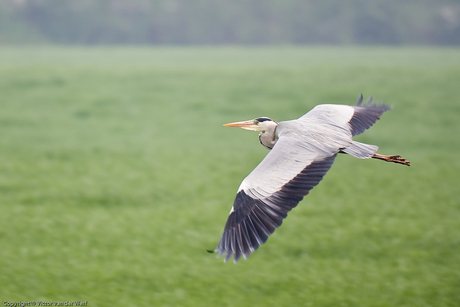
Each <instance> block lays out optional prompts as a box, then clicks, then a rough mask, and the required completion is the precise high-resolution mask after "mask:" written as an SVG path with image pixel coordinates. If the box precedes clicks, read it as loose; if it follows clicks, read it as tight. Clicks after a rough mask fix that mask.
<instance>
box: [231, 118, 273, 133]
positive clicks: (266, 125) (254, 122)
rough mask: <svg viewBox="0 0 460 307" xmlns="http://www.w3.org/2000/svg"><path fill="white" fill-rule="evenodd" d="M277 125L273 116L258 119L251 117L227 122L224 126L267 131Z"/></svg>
mask: <svg viewBox="0 0 460 307" xmlns="http://www.w3.org/2000/svg"><path fill="white" fill-rule="evenodd" d="M276 125H278V123H277V122H275V121H274V120H273V119H271V118H268V117H259V118H256V119H251V120H247V121H243V122H235V123H229V124H225V125H224V126H225V127H239V128H243V129H246V130H252V131H261V132H265V131H269V130H274V128H275V127H276Z"/></svg>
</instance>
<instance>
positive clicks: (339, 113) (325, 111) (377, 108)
mask: <svg viewBox="0 0 460 307" xmlns="http://www.w3.org/2000/svg"><path fill="white" fill-rule="evenodd" d="M388 110H391V107H390V106H388V105H384V104H381V102H380V101H377V102H376V103H374V104H372V96H371V97H369V99H368V100H367V101H366V102H364V103H363V95H362V94H361V95H360V97H359V99H358V102H357V103H356V105H355V106H349V105H336V104H321V105H318V106H316V107H314V108H313V109H312V110H311V111H310V112H308V113H307V114H305V115H303V116H302V117H300V118H299V120H301V121H317V122H320V123H323V124H327V125H331V126H335V127H337V128H339V127H340V128H342V129H345V130H347V131H349V132H350V133H351V135H352V136H355V135H358V134H361V133H363V132H364V131H365V130H366V129H369V128H370V127H371V126H372V125H373V124H374V123H375V122H376V121H377V120H378V119H380V116H382V114H383V113H384V112H386V111H388Z"/></svg>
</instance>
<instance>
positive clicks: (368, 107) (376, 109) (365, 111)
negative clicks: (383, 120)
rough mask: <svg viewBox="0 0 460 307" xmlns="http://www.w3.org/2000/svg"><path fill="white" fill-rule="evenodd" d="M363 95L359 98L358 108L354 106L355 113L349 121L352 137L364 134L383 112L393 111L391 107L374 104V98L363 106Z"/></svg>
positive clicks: (370, 98)
mask: <svg viewBox="0 0 460 307" xmlns="http://www.w3.org/2000/svg"><path fill="white" fill-rule="evenodd" d="M362 102H363V95H362V94H361V96H360V97H359V100H358V103H357V104H356V106H353V107H352V108H353V109H354V113H353V116H352V118H351V119H350V121H349V124H350V128H351V132H352V135H353V136H355V135H358V134H361V133H363V132H364V131H365V130H366V129H369V128H370V127H371V126H372V125H373V124H374V123H375V122H376V121H377V120H378V119H380V116H382V114H383V112H386V111H388V110H391V107H390V106H387V105H384V104H381V103H379V102H377V103H375V104H371V103H372V96H371V97H369V99H368V100H367V101H366V102H365V103H364V104H363V103H362Z"/></svg>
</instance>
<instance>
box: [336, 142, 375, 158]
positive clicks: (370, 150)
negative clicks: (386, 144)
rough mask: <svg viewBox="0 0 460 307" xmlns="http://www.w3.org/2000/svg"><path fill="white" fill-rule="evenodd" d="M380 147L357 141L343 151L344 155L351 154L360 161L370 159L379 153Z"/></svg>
mask: <svg viewBox="0 0 460 307" xmlns="http://www.w3.org/2000/svg"><path fill="white" fill-rule="evenodd" d="M378 149H379V147H378V146H375V145H369V144H364V143H360V142H356V141H352V142H351V144H350V145H348V146H347V147H345V148H342V149H341V150H342V151H343V152H344V153H347V154H349V155H350V156H353V157H355V158H358V159H369V158H372V156H373V155H374V154H375V153H376V152H377V150H378Z"/></svg>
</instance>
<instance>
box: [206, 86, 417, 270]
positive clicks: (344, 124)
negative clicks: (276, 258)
mask: <svg viewBox="0 0 460 307" xmlns="http://www.w3.org/2000/svg"><path fill="white" fill-rule="evenodd" d="M390 109H391V108H390V107H389V106H387V105H383V104H381V103H377V104H372V97H370V98H369V99H368V100H367V101H366V102H365V103H363V96H362V94H361V96H360V97H359V100H358V103H357V104H356V105H355V106H349V105H333V104H322V105H318V106H316V107H314V108H313V109H312V110H311V111H309V112H308V113H307V114H305V115H303V116H302V117H300V118H299V119H295V120H290V121H283V122H280V123H277V122H275V121H274V120H272V119H270V118H268V117H259V118H256V119H253V120H248V121H242V122H235V123H229V124H225V125H224V126H226V127H240V128H243V129H246V130H253V131H260V133H259V140H260V143H261V144H262V145H263V146H265V147H266V148H268V149H270V152H269V153H268V154H267V155H266V157H265V158H264V159H263V160H262V162H261V163H260V164H259V165H258V166H257V167H256V168H255V169H254V170H253V171H252V172H251V173H250V174H249V175H248V176H247V177H246V178H245V179H244V180H243V182H242V183H241V185H240V187H239V189H238V192H237V195H236V198H235V201H234V204H233V207H232V209H231V211H230V214H229V217H228V220H227V223H226V225H225V228H224V232H223V235H222V238H221V239H220V241H219V244H218V245H217V247H216V249H215V250H214V251H210V252H218V253H219V255H218V256H222V255H225V254H226V256H225V259H224V261H227V260H229V259H230V258H231V257H232V256H233V260H234V262H237V261H238V260H239V259H240V258H241V256H243V258H244V259H247V258H248V257H249V255H250V254H251V253H252V252H254V251H255V250H256V249H257V248H258V247H259V246H260V245H262V244H264V243H265V242H266V241H267V239H268V236H269V235H271V234H272V233H273V232H274V231H275V229H276V228H278V227H279V226H280V225H281V223H282V222H283V219H285V218H286V217H287V214H288V212H289V211H290V210H291V209H292V208H294V207H295V206H297V204H298V203H299V202H300V201H301V200H302V199H303V197H304V196H305V195H307V194H308V193H309V191H310V190H311V189H312V188H313V187H314V186H316V185H317V184H318V183H319V182H320V181H321V180H322V179H323V176H324V175H325V174H326V172H327V171H328V170H329V169H330V167H331V166H332V163H333V162H334V159H335V157H336V156H337V154H338V153H345V154H349V155H351V156H353V157H356V158H359V159H368V158H375V159H380V160H384V161H388V162H394V163H399V164H403V165H408V166H409V165H410V162H409V161H407V160H405V159H403V158H401V157H400V156H399V155H390V156H387V155H381V154H378V153H377V149H378V147H377V146H375V145H368V144H364V143H360V142H356V141H354V140H353V139H352V137H353V136H355V135H358V134H361V133H363V132H364V131H365V130H366V129H368V128H370V127H371V126H372V125H373V124H374V123H375V122H376V121H377V120H378V119H380V116H381V115H382V114H383V113H384V112H386V111H388V110H390Z"/></svg>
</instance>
